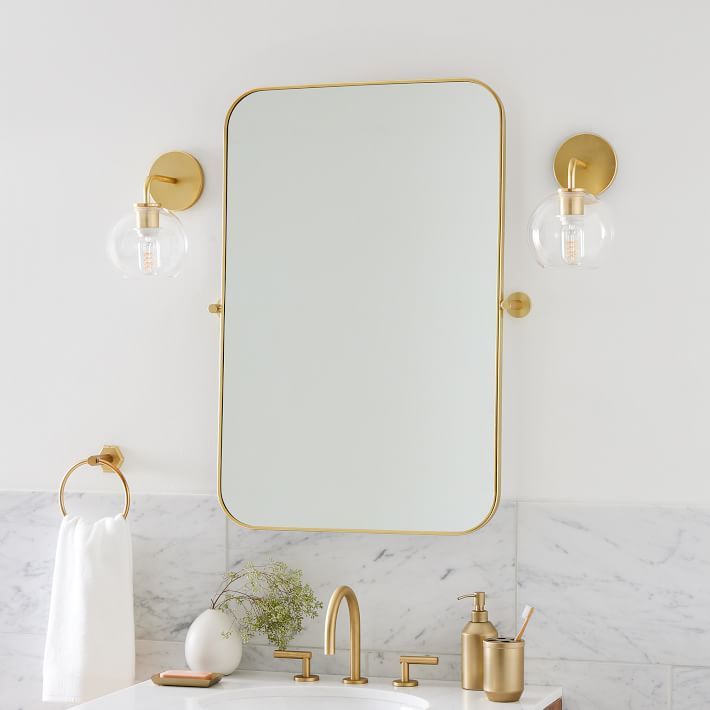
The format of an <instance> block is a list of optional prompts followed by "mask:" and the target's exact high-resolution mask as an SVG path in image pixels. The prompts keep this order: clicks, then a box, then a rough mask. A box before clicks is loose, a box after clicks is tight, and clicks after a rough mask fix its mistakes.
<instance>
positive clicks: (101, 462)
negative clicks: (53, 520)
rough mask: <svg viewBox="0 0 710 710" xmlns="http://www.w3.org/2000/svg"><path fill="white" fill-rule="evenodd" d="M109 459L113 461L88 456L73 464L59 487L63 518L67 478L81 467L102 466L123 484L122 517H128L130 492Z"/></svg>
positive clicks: (65, 512) (122, 477) (107, 458)
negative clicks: (123, 501)
mask: <svg viewBox="0 0 710 710" xmlns="http://www.w3.org/2000/svg"><path fill="white" fill-rule="evenodd" d="M109 459H113V456H110V455H109V456H101V455H98V456H89V458H88V459H84V460H83V461H79V463H77V464H74V465H73V466H72V467H71V468H70V469H69V470H68V471H67V472H66V473H65V474H64V478H62V483H61V485H60V486H59V509H60V510H61V511H62V515H63V516H64V517H66V515H67V511H66V508H65V507H64V488H65V486H66V485H67V481H68V480H69V476H71V475H72V473H74V471H76V469H77V468H81V467H82V466H102V467H104V470H105V469H106V467H108V468H109V469H110V470H111V471H113V472H114V473H115V474H116V475H117V476H118V477H119V478H120V479H121V483H122V484H123V492H124V494H125V503H124V506H123V513H122V515H123V517H124V518H127V517H128V509H129V508H130V507H131V491H130V489H129V488H128V481H126V478H125V476H124V475H123V474H122V473H121V469H120V468H118V466H116V465H114V464H113V463H112V461H110V460H109Z"/></svg>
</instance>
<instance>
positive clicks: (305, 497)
mask: <svg viewBox="0 0 710 710" xmlns="http://www.w3.org/2000/svg"><path fill="white" fill-rule="evenodd" d="M225 132H226V135H225V181H226V185H225V252H224V284H223V286H224V292H223V301H222V302H223V304H224V309H223V337H222V347H223V351H222V387H221V399H222V402H221V418H220V476H219V479H220V496H221V500H222V503H223V505H224V507H225V510H226V511H227V512H228V514H229V515H230V516H231V517H232V518H233V519H234V520H235V521H236V522H239V523H240V524H242V525H246V526H249V527H258V528H275V529H307V530H367V531H374V532H422V533H460V532H467V531H470V530H472V529H475V528H476V527H479V526H480V525H482V524H484V523H485V522H486V521H487V520H488V519H489V518H490V516H491V515H492V514H493V512H494V511H495V507H496V505H497V500H498V488H499V476H498V450H499V446H498V421H499V414H500V413H499V357H500V352H499V336H500V333H499V329H500V309H499V303H500V293H501V284H500V272H501V264H500V253H501V248H502V247H501V242H502V227H501V204H502V199H503V165H502V159H503V140H504V138H503V111H502V107H501V105H500V102H499V101H498V99H497V97H496V96H495V94H494V93H493V92H492V91H491V90H490V89H489V88H488V87H486V86H485V85H483V84H480V83H478V82H476V81H473V80H455V81H434V82H412V83H395V84H367V85H345V86H325V87H286V88H278V89H259V90H255V91H252V92H249V93H247V94H245V95H244V96H242V97H241V98H240V99H239V100H238V101H236V102H235V104H234V105H233V107H232V109H231V110H230V113H229V115H228V118H227V123H226V128H225Z"/></svg>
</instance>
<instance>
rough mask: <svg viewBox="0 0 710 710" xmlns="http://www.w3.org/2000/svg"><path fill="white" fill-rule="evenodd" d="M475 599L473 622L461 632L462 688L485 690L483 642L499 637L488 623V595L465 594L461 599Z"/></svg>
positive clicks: (493, 627)
mask: <svg viewBox="0 0 710 710" xmlns="http://www.w3.org/2000/svg"><path fill="white" fill-rule="evenodd" d="M468 598H473V610H472V611H471V621H469V622H468V624H466V626H464V627H463V631H462V632H461V687H462V688H464V689H465V690H483V641H484V639H493V638H496V637H497V636H498V631H496V627H495V626H493V624H491V622H490V621H488V612H487V611H486V593H485V592H474V593H473V594H464V595H463V596H460V597H459V599H468Z"/></svg>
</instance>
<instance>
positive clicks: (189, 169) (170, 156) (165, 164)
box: [144, 151, 205, 212]
mask: <svg viewBox="0 0 710 710" xmlns="http://www.w3.org/2000/svg"><path fill="white" fill-rule="evenodd" d="M154 181H155V182H154ZM204 184H205V178H204V174H203V173H202V166H201V165H200V163H199V161H198V160H197V158H195V157H194V156H192V155H190V154H189V153H183V152H180V151H173V152H171V153H163V155H161V156H160V157H159V158H158V159H157V160H156V161H155V162H154V163H153V165H152V167H151V169H150V170H149V171H148V177H147V178H146V181H145V190H144V196H145V201H146V202H148V201H149V200H148V194H149V191H148V188H150V194H151V195H152V196H153V198H154V199H155V201H156V202H157V203H159V204H160V205H162V206H163V207H165V209H168V210H171V211H173V212H181V211H182V210H186V209H189V208H190V207H192V206H193V205H194V204H195V202H197V200H199V199H200V195H202V188H203V187H204Z"/></svg>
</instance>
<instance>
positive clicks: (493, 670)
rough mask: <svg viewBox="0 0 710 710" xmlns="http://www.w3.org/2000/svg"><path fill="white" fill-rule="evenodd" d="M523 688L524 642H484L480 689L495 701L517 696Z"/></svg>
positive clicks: (504, 701)
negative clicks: (481, 684) (481, 686)
mask: <svg viewBox="0 0 710 710" xmlns="http://www.w3.org/2000/svg"><path fill="white" fill-rule="evenodd" d="M524 687H525V641H516V640H515V639H512V638H493V639H485V640H484V642H483V690H484V692H485V693H486V697H487V698H488V700H491V701H492V702H494V703H510V702H515V701H516V700H519V699H520V696H521V695H522V694H523V688H524Z"/></svg>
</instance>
